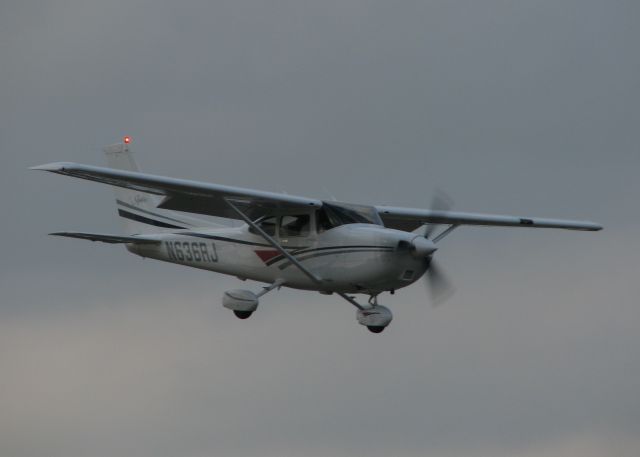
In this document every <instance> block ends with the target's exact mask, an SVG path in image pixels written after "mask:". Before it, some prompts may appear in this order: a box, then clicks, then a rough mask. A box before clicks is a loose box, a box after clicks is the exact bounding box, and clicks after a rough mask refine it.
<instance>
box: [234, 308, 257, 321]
mask: <svg viewBox="0 0 640 457" xmlns="http://www.w3.org/2000/svg"><path fill="white" fill-rule="evenodd" d="M233 314H235V315H236V317H237V318H238V319H249V318H250V317H251V315H252V314H253V311H237V310H235V309H234V310H233Z"/></svg>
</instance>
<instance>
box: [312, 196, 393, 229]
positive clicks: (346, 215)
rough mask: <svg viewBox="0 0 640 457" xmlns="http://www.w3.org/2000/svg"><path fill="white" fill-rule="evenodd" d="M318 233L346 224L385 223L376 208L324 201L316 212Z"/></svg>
mask: <svg viewBox="0 0 640 457" xmlns="http://www.w3.org/2000/svg"><path fill="white" fill-rule="evenodd" d="M316 221H317V226H318V233H321V232H325V231H327V230H329V229H332V228H334V227H338V226H340V225H346V224H375V225H383V224H382V220H381V219H380V216H379V215H378V212H377V211H376V210H375V208H373V207H371V206H365V205H352V204H346V203H335V202H331V203H328V202H322V208H320V209H319V210H318V212H317V213H316Z"/></svg>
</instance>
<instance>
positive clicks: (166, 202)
mask: <svg viewBox="0 0 640 457" xmlns="http://www.w3.org/2000/svg"><path fill="white" fill-rule="evenodd" d="M130 141H131V140H130V138H129V137H125V138H124V141H123V142H121V143H117V144H114V145H111V146H107V147H106V148H105V149H104V151H105V153H106V156H107V161H108V164H109V168H106V167H96V166H91V165H82V164H77V163H69V162H58V163H51V164H46V165H40V166H37V167H33V169H35V170H44V171H50V172H52V173H58V174H62V175H68V176H74V177H76V178H82V179H88V180H91V181H97V182H101V183H105V184H109V185H111V186H115V190H116V204H117V209H118V215H119V216H120V218H121V220H122V222H123V224H124V230H125V233H124V234H123V235H112V234H101V233H86V232H57V233H52V234H51V235H58V236H65V237H71V238H80V239H85V240H91V241H102V242H105V243H116V244H124V245H125V247H126V248H127V250H129V251H130V252H132V253H134V254H137V255H139V256H141V257H148V258H152V259H157V260H162V261H165V262H171V263H177V264H181V265H186V266H189V267H194V268H200V269H204V270H210V271H214V272H218V273H223V274H227V275H232V276H236V277H238V278H240V279H242V280H245V279H252V280H255V281H259V282H263V283H266V284H268V285H267V286H266V287H263V288H262V290H260V291H258V292H253V291H249V290H241V289H238V290H230V291H227V292H225V293H224V295H223V298H222V303H223V306H224V307H226V308H228V309H231V310H232V311H233V312H234V313H235V315H236V316H237V317H239V318H240V319H246V318H248V317H249V316H251V314H252V313H253V312H254V311H255V310H256V309H257V307H258V302H259V298H260V297H261V296H263V295H264V294H266V293H268V292H270V291H272V290H274V289H279V288H281V287H291V288H295V289H304V290H312V291H317V292H320V293H321V294H327V295H331V294H337V295H339V296H340V297H342V298H343V299H345V300H346V301H348V302H349V303H351V304H352V305H353V306H355V307H356V308H357V311H356V319H357V321H358V323H360V324H361V325H364V326H365V327H367V328H368V329H369V330H370V331H371V332H374V333H379V332H381V331H382V330H384V329H385V327H386V326H387V325H389V323H390V322H391V320H392V314H391V311H390V310H389V309H388V308H387V307H385V306H383V305H381V304H379V303H378V296H379V295H380V294H381V293H383V292H390V293H391V294H393V293H394V291H396V290H398V289H400V288H402V287H407V286H408V285H410V284H412V283H414V282H415V281H417V280H418V279H419V278H420V277H422V276H423V275H425V277H426V279H427V282H428V284H429V285H430V288H431V292H432V295H433V296H434V299H438V298H442V297H443V296H446V295H448V293H450V291H451V287H450V285H449V284H450V282H449V281H448V280H447V279H446V278H445V277H444V275H443V274H442V272H441V270H440V269H439V268H437V267H436V265H435V263H434V262H433V256H434V253H435V252H436V250H437V243H438V242H439V241H440V240H442V239H443V238H444V237H445V236H447V235H448V234H449V233H451V231H452V230H453V229H455V228H456V227H459V226H463V225H477V226H494V227H529V228H538V227H547V228H560V229H568V230H587V231H596V230H601V229H602V227H601V226H600V225H599V224H596V223H593V222H581V221H570V220H557V219H539V218H532V217H515V216H498V215H490V214H476V213H463V212H454V211H451V210H450V209H449V205H448V204H446V202H445V200H444V199H437V200H436V202H435V204H434V205H433V207H432V208H431V209H412V208H399V207H391V206H368V205H359V204H352V203H340V202H335V201H322V200H317V199H313V198H306V197H296V196H292V195H285V194H279V193H272V192H263V191H259V190H253V189H243V188H240V187H230V186H224V185H220V184H209V183H204V182H197V181H190V180H185V179H175V178H168V177H164V176H157V175H151V174H146V173H141V172H139V171H138V167H137V165H136V163H135V160H134V159H133V156H132V154H131V150H130ZM183 213H195V214H200V215H209V216H217V217H222V218H228V219H235V220H240V221H243V222H244V224H243V225H242V226H240V227H238V226H235V227H230V226H225V225H221V224H217V223H214V222H211V221H209V220H201V219H196V218H193V217H191V216H188V215H185V214H183ZM352 294H362V295H364V296H365V297H366V296H368V297H369V299H368V300H367V302H366V303H363V302H361V301H358V300H357V299H356V297H355V296H353V295H352Z"/></svg>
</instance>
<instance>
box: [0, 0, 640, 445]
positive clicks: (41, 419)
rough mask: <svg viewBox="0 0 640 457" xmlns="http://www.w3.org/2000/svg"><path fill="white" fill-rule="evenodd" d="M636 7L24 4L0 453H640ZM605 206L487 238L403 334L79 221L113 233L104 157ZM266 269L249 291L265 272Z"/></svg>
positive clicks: (12, 42)
mask: <svg viewBox="0 0 640 457" xmlns="http://www.w3.org/2000/svg"><path fill="white" fill-rule="evenodd" d="M639 13H640V3H638V2H637V1H635V0H628V1H625V0H613V1H592V0H575V1H573V0H572V1H570V0H548V1H547V0H536V1H507V0H483V1H475V0H473V1H472V0H467V1H463V0H460V1H451V0H449V1H407V2H383V1H360V0H323V1H308V0H297V1H271V2H265V1H238V0H234V1H205V0H202V1H182V2H168V1H164V0H154V1H151V0H127V1H124V0H109V1H99V2H98V1H94V0H91V1H79V0H53V1H32V0H27V1H11V0H8V1H7V0H5V1H3V2H2V3H0V157H1V162H0V163H1V165H2V166H1V167H0V192H1V194H2V201H3V203H2V205H3V214H4V217H3V223H2V224H1V225H0V243H1V246H2V250H1V252H2V255H1V257H0V373H1V375H0V455H2V456H7V457H9V456H11V457H40V456H42V457H45V456H46V457H76V456H78V457H93V456H95V457H98V456H104V455H130V456H140V457H147V456H149V457H151V456H154V457H165V456H166V457H169V456H178V455H179V456H189V457H191V456H192V457H201V456H214V455H215V456H218V455H225V456H243V457H247V456H249V457H252V456H261V457H262V456H283V455H300V456H310V457H315V456H339V457H342V456H345V457H346V456H365V455H366V456H389V455H403V456H423V455H429V456H434V457H450V456H451V457H452V456H456V457H460V456H461V457H471V456H474V457H475V456H480V457H484V456H487V457H489V456H491V457H503V456H504V457H506V456H510V457H511V456H516V457H551V456H553V457H574V456H580V457H596V456H598V457H599V456H614V455H615V456H622V457H632V456H633V457H635V456H637V455H640V438H639V437H640V395H639V393H640V350H638V349H639V347H640V336H639V335H640V332H639V330H640V307H639V306H638V296H639V295H640V281H638V277H639V274H640V266H639V259H640V257H639V255H640V246H639V244H638V241H637V233H638V229H637V228H638V224H639V222H640V216H639V215H638V208H639V205H638V201H637V196H638V195H639V194H640V192H639V191H640V184H639V183H638V179H637V176H638V172H639V171H640V149H639V147H638V144H639V136H638V130H639V127H640V113H639V108H638V107H639V106H640V53H639V52H638V43H640V29H639V28H638V21H639V19H640V14H639ZM124 134H130V135H132V136H133V139H134V143H133V146H134V149H135V150H136V151H137V158H138V160H139V162H140V163H141V165H142V167H143V168H144V169H145V170H148V171H152V172H155V173H160V174H167V175H172V176H178V177H186V178H194V179H200V180H208V181H213V182H218V183H223V184H232V185H239V186H246V187H254V188H259V189H265V190H272V191H286V192H288V193H292V194H302V195H307V196H317V197H321V198H326V197H327V194H328V193H330V194H332V195H335V196H336V197H337V198H338V199H340V200H346V201H354V202H360V203H379V204H381V203H385V204H395V205H402V206H414V207H427V206H428V205H429V202H430V199H431V195H432V193H433V191H434V189H436V188H443V189H445V190H446V191H447V192H448V193H449V194H450V195H451V197H452V198H453V199H454V201H455V202H456V208H457V209H459V210H467V211H484V212H493V213H506V214H518V215H527V216H542V217H564V218H577V219H590V220H594V221H598V222H601V223H603V224H604V225H605V230H604V231H602V232H599V233H571V232H562V231H546V230H539V231H538V230H535V231H534V230H526V229H523V230H516V229H513V230H510V229H487V228H476V229H474V228H467V229H461V230H459V231H457V232H455V233H454V234H453V235H452V236H451V237H449V238H447V240H446V242H443V244H442V248H441V249H440V250H439V251H438V258H439V260H440V262H441V264H442V265H443V266H444V267H445V268H446V270H447V272H448V273H449V275H450V276H451V278H452V280H454V282H455V284H456V286H457V293H456V294H455V295H454V297H453V298H452V299H450V300H449V302H448V303H447V304H446V306H443V307H440V308H436V309H432V308H431V307H430V306H429V305H428V299H427V295H426V293H425V291H424V289H423V288H422V287H421V286H420V285H419V284H416V285H414V286H412V287H410V288H408V289H405V290H402V291H400V292H399V293H398V294H396V295H395V296H393V297H386V298H385V300H384V302H385V304H388V305H389V306H390V307H391V308H392V310H393V311H394V313H395V320H394V322H393V324H392V325H391V326H390V327H389V328H388V329H387V331H385V332H384V333H383V334H381V335H372V334H369V333H368V332H367V331H366V330H365V329H364V328H362V327H360V326H358V325H357V323H356V321H355V317H354V312H353V309H352V308H351V307H350V306H349V305H348V304H346V303H343V302H341V301H340V300H338V299H336V298H335V297H325V296H320V295H314V294H311V293H304V292H298V291H288V290H282V291H281V292H280V293H273V294H270V295H268V296H267V297H265V298H264V300H263V302H262V304H261V308H260V310H259V312H257V313H256V314H255V315H254V316H253V317H252V318H251V319H249V320H248V321H239V320H238V319H236V318H235V317H234V316H233V315H232V314H231V313H229V312H228V311H227V310H224V309H223V308H222V307H221V304H220V298H221V296H222V293H223V292H224V290H226V289H228V288H237V287H243V286H244V285H240V284H239V282H238V281H237V280H234V279H232V278H225V277H222V276H219V275H215V274H211V273H206V272H202V271H196V270H189V269H186V268H181V267H177V266H172V265H165V264H161V263H158V262H152V261H143V260H141V259H139V258H137V257H134V256H131V255H127V254H126V252H125V251H124V250H123V249H120V248H118V247H113V246H105V245H97V244H91V243H86V242H82V241H77V240H76V241H74V240H64V239H53V238H50V237H47V236H46V233H48V232H51V231H56V230H64V229H71V230H95V231H102V232H116V233H117V231H118V230H119V225H118V221H117V220H116V216H115V211H114V204H113V198H112V192H111V191H110V189H108V188H106V187H105V186H101V185H97V184H92V183H88V182H81V181H77V180H73V179H68V178H62V177H58V176H52V175H45V174H43V173H36V172H29V171H27V167H29V166H32V165H36V164H40V163H44V162H50V161H57V160H69V161H77V162H84V163H90V164H100V165H101V164H103V158H102V156H101V154H100V148H101V146H102V145H104V144H108V143H113V142H115V141H117V140H118V139H119V138H120V137H121V136H122V135H124ZM251 285H253V286H255V284H250V286H251Z"/></svg>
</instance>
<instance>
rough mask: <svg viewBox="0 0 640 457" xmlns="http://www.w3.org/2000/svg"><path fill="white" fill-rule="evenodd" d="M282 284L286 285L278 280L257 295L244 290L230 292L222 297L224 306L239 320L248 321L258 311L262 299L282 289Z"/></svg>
mask: <svg viewBox="0 0 640 457" xmlns="http://www.w3.org/2000/svg"><path fill="white" fill-rule="evenodd" d="M282 284H284V281H283V280H277V281H276V282H274V283H273V284H271V285H270V286H267V287H263V289H262V290H261V291H260V292H258V293H257V294H255V293H253V292H251V291H250V290H243V289H235V290H228V291H226V292H225V293H224V296H223V297H222V306H224V307H225V308H228V309H230V310H232V311H233V314H235V315H236V317H237V318H238V319H248V318H250V317H251V315H252V314H253V312H254V311H255V310H256V309H258V304H259V302H260V297H262V296H263V295H264V294H266V293H268V292H271V291H272V290H273V289H276V288H279V287H281V286H282Z"/></svg>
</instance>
